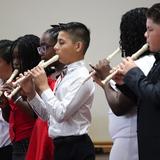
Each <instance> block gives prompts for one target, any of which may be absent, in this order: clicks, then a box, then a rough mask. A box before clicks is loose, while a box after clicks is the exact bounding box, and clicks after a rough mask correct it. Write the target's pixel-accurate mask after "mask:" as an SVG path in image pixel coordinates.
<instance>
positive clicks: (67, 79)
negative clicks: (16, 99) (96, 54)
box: [29, 60, 95, 138]
mask: <svg viewBox="0 0 160 160" xmlns="http://www.w3.org/2000/svg"><path fill="white" fill-rule="evenodd" d="M88 75H89V72H88V70H87V68H86V67H85V65H84V61H83V60H81V61H78V62H75V63H72V64H70V65H68V66H67V72H66V75H65V76H64V77H63V79H58V81H57V85H56V86H55V87H56V88H55V90H54V92H53V91H52V90H51V89H47V90H45V91H44V92H43V93H42V94H41V97H40V96H39V95H38V94H36V96H35V97H34V98H33V99H32V100H31V101H29V103H30V105H31V106H32V107H33V109H34V110H35V111H36V113H37V114H38V115H39V116H40V117H41V118H42V119H44V120H47V119H48V120H49V135H50V137H52V138H53V137H59V136H69V135H82V134H85V133H87V132H88V127H89V125H90V123H91V112H90V109H91V106H92V102H93V97H94V90H95V86H94V83H93V80H92V79H89V80H88V81H86V82H85V83H83V82H84V81H85V79H86V78H87V77H88Z"/></svg>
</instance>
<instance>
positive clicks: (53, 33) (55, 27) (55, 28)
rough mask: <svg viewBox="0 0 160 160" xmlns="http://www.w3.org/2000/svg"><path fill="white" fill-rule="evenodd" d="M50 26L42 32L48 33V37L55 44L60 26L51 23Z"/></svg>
mask: <svg viewBox="0 0 160 160" xmlns="http://www.w3.org/2000/svg"><path fill="white" fill-rule="evenodd" d="M51 27H52V28H50V29H47V30H46V31H45V32H44V33H48V34H49V37H50V41H51V42H52V43H54V44H56V42H57V37H58V33H59V30H60V27H59V25H51Z"/></svg>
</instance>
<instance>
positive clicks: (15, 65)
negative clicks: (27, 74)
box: [12, 46, 22, 71]
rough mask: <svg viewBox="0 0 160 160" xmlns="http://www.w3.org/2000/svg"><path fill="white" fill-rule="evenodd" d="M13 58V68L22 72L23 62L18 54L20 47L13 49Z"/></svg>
mask: <svg viewBox="0 0 160 160" xmlns="http://www.w3.org/2000/svg"><path fill="white" fill-rule="evenodd" d="M12 58H13V68H14V69H18V70H19V71H21V70H22V65H21V63H22V62H21V58H20V55H19V53H18V46H16V47H15V48H14V49H13V53H12Z"/></svg>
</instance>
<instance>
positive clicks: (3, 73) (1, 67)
mask: <svg viewBox="0 0 160 160" xmlns="http://www.w3.org/2000/svg"><path fill="white" fill-rule="evenodd" d="M11 74H12V65H11V64H8V63H7V62H6V61H5V60H4V59H3V58H2V57H0V79H2V80H4V81H6V80H7V79H8V78H9V77H10V75H11Z"/></svg>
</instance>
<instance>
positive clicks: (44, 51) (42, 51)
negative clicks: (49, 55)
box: [37, 44, 54, 55]
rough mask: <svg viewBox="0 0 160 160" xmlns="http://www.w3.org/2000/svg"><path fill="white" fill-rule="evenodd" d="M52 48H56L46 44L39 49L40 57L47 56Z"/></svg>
mask: <svg viewBox="0 0 160 160" xmlns="http://www.w3.org/2000/svg"><path fill="white" fill-rule="evenodd" d="M50 47H54V45H49V44H45V45H42V46H40V47H37V51H38V53H39V54H40V55H42V54H45V53H46V51H47V49H48V48H50Z"/></svg>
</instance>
